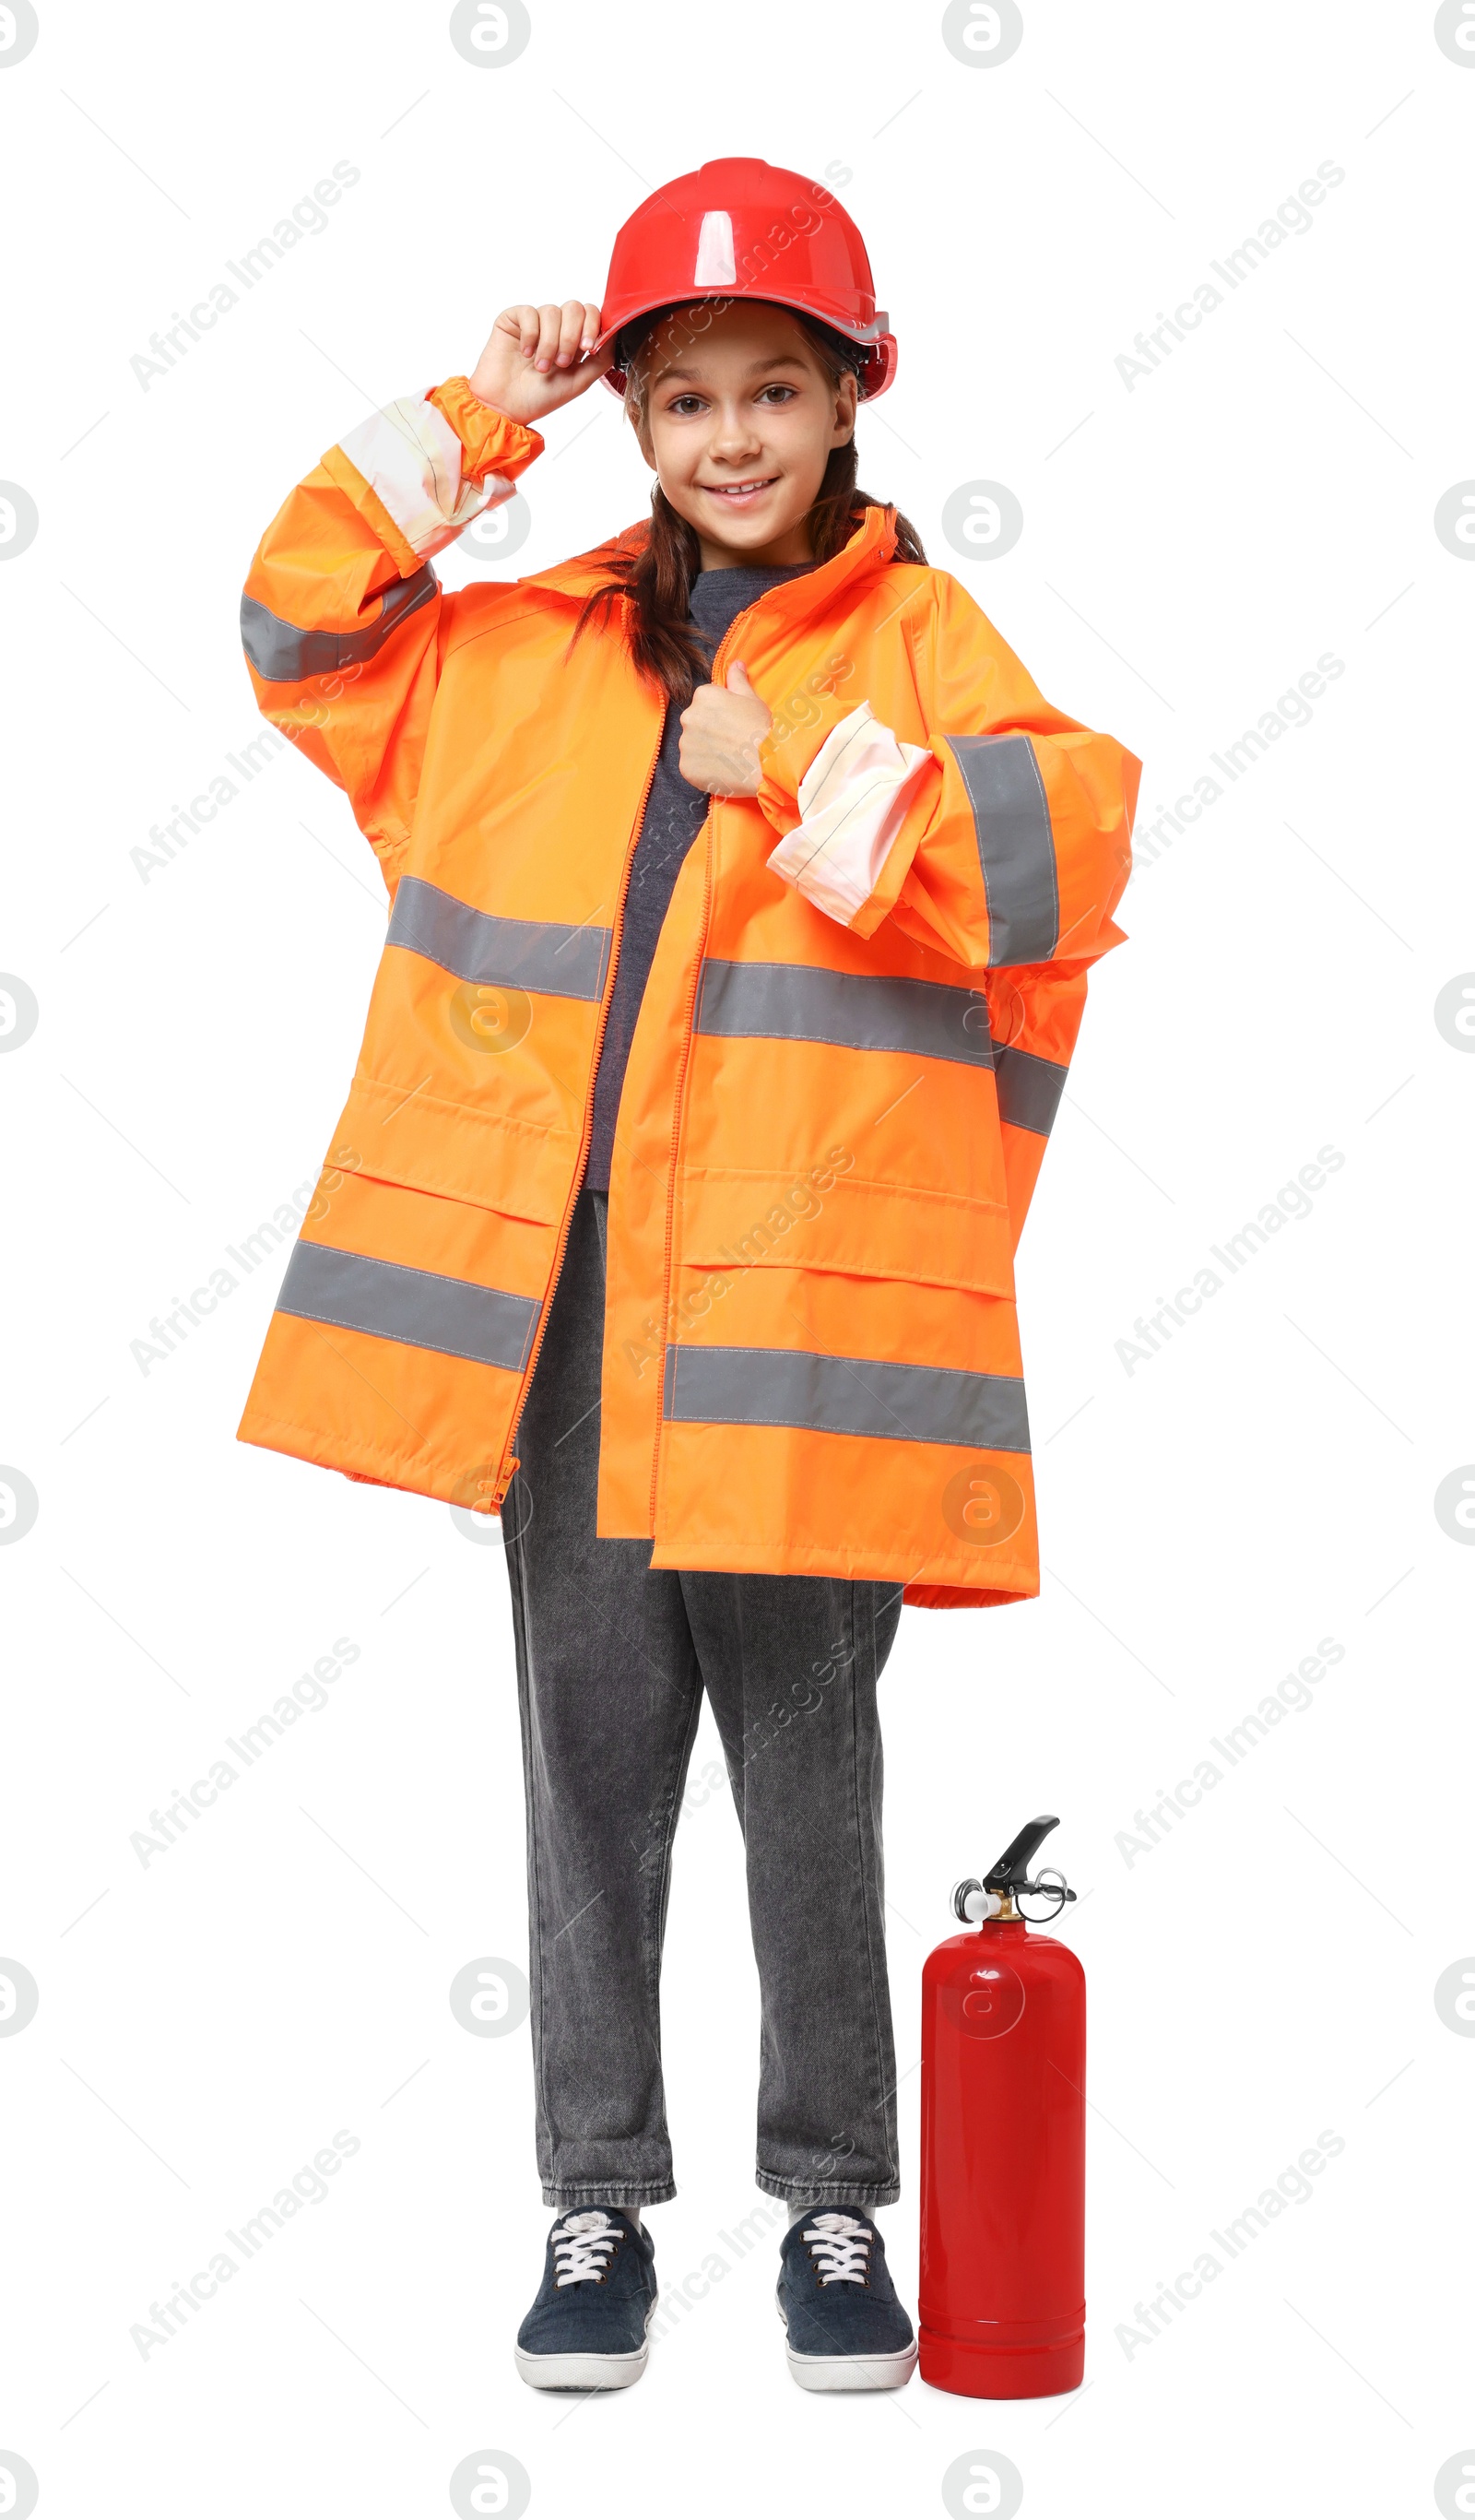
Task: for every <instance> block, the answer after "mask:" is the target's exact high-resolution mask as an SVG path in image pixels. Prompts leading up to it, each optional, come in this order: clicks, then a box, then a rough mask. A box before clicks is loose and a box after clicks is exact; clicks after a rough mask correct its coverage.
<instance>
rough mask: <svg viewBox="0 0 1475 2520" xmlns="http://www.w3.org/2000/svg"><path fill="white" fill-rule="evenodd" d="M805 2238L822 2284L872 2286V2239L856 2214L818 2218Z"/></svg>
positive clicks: (806, 2231)
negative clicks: (870, 2281) (868, 2284)
mask: <svg viewBox="0 0 1475 2520" xmlns="http://www.w3.org/2000/svg"><path fill="white" fill-rule="evenodd" d="M804 2237H805V2239H806V2241H807V2242H808V2244H809V2247H810V2249H811V2251H812V2252H813V2255H814V2261H815V2268H816V2272H817V2273H818V2274H819V2278H820V2281H821V2283H822V2284H831V2283H859V2284H863V2283H866V2282H869V2280H870V2274H871V2266H870V2257H869V2252H870V2248H871V2238H872V2235H871V2232H870V2230H869V2229H868V2228H867V2227H866V2225H865V2224H864V2223H858V2222H857V2221H856V2219H855V2216H854V2215H853V2214H817V2215H816V2216H815V2219H814V2221H813V2222H812V2223H806V2224H805V2226H804Z"/></svg>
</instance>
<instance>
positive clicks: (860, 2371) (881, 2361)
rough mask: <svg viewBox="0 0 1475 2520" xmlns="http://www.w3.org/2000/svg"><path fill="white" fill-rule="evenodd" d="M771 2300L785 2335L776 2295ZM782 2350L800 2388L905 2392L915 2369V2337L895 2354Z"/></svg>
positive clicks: (782, 2316)
mask: <svg viewBox="0 0 1475 2520" xmlns="http://www.w3.org/2000/svg"><path fill="white" fill-rule="evenodd" d="M774 2299H775V2306H776V2308H777V2310H778V2313H779V2317H780V2318H782V2320H783V2333H784V2335H785V2336H787V2334H788V2319H787V2318H786V2316H785V2314H784V2309H783V2304H782V2301H781V2300H780V2299H779V2297H778V2295H777V2294H776V2295H775V2297H774ZM785 2351H786V2353H787V2357H788V2368H789V2373H790V2376H791V2377H792V2378H793V2379H795V2380H797V2382H798V2384H799V2386H800V2388H801V2389H822V2390H839V2389H905V2387H906V2385H907V2382H908V2381H909V2380H910V2379H911V2377H912V2374H913V2372H914V2371H915V2370H916V2338H915V2337H914V2339H913V2341H912V2343H911V2344H910V2345H905V2346H903V2348H902V2350H901V2352H900V2353H899V2354H796V2353H795V2352H794V2349H793V2347H792V2346H791V2345H790V2346H787V2347H786V2348H785Z"/></svg>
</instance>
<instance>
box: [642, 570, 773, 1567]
mask: <svg viewBox="0 0 1475 2520" xmlns="http://www.w3.org/2000/svg"><path fill="white" fill-rule="evenodd" d="M773 591H775V590H770V592H773ZM762 602H763V597H762V596H761V595H760V596H759V597H758V598H757V601H756V603H753V604H749V605H746V606H745V607H743V609H742V611H741V612H739V613H737V615H736V617H735V618H734V619H733V620H732V621H731V622H730V623H729V625H728V629H727V632H726V635H725V636H724V638H723V639H722V641H721V643H720V645H719V647H718V649H717V652H716V654H715V655H714V656H713V658H712V671H711V674H710V676H709V680H710V681H712V682H714V683H715V682H716V680H717V677H718V673H719V670H720V669H721V668H722V667H723V666H724V665H725V664H726V660H727V653H728V649H729V647H730V646H731V644H732V642H733V640H734V639H735V638H736V637H737V630H738V627H739V625H740V624H741V623H742V622H744V621H745V620H746V619H747V617H748V614H749V613H750V612H756V610H757V608H758V605H760V604H761V603H762ZM719 802H720V799H719V798H717V797H715V796H714V797H713V799H712V810H711V811H709V812H708V815H707V821H706V868H705V873H704V875H703V878H702V895H701V933H700V936H699V938H698V940H697V948H696V955H695V958H694V960H693V966H692V979H691V985H690V987H689V988H688V990H687V995H686V1006H685V1009H684V1012H683V1015H682V1043H681V1064H680V1067H679V1068H678V1070H677V1078H676V1107H675V1109H674V1111H673V1112H672V1115H671V1162H670V1168H669V1171H668V1173H667V1176H666V1238H665V1250H664V1253H663V1255H662V1261H661V1302H660V1311H659V1313H658V1315H657V1317H656V1318H657V1320H658V1321H659V1323H660V1380H659V1383H658V1385H657V1389H658V1392H659V1402H658V1406H659V1413H660V1414H659V1416H658V1417H657V1418H656V1421H655V1443H654V1446H653V1448H652V1450H651V1455H650V1537H651V1539H652V1541H653V1540H654V1538H655V1504H656V1491H657V1489H658V1487H659V1485H660V1457H661V1444H662V1439H663V1436H664V1432H665V1422H666V1350H667V1348H668V1347H669V1346H670V1344H671V1341H670V1336H669V1331H670V1322H671V1267H672V1256H673V1245H674V1243H675V1238H676V1174H677V1168H678V1165H679V1162H680V1158H681V1139H682V1124H683V1121H684V1119H685V1116H686V1102H687V1071H688V1069H689V1067H690V1065H691V1061H692V1017H693V1012H694V1011H695V1006H696V992H697V989H698V987H699V986H700V983H701V968H702V965H703V963H704V962H705V961H706V953H707V932H708V929H709V928H710V926H711V923H712V840H713V833H712V823H713V815H714V813H715V810H716V807H717V805H718V803H719Z"/></svg>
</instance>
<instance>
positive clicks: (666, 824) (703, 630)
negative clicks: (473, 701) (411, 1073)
mask: <svg viewBox="0 0 1475 2520" xmlns="http://www.w3.org/2000/svg"><path fill="white" fill-rule="evenodd" d="M816 565H817V563H816V562H813V561H802V562H800V563H799V564H798V565H797V566H796V567H791V568H704V569H703V570H702V571H701V573H700V574H699V576H697V577H696V578H695V579H694V580H693V586H692V607H691V620H692V624H693V628H694V630H695V632H696V635H697V638H698V639H699V640H700V642H701V645H702V647H703V648H704V649H705V651H706V653H707V660H708V663H709V664H710V662H711V659H712V657H713V656H715V654H716V653H717V650H718V648H719V647H720V646H721V644H722V641H723V639H724V638H725V637H726V635H727V633H728V631H729V630H730V629H731V628H732V625H733V623H734V622H735V621H736V619H737V615H738V613H739V612H742V611H745V610H746V608H747V607H748V605H750V604H756V602H757V600H758V598H759V596H760V595H766V594H767V592H768V590H769V588H770V587H771V586H782V583H783V580H784V579H785V578H788V577H803V576H804V574H805V573H806V571H807V570H808V569H810V568H813V567H815V566H816ZM680 751H681V711H680V709H679V708H678V707H677V706H676V705H675V703H674V701H673V702H672V703H671V704H669V705H668V707H667V709H666V722H665V725H664V727H663V728H662V730H661V739H660V757H659V759H658V760H657V762H656V765H655V777H654V779H653V780H652V782H651V786H650V793H649V795H648V798H647V800H646V811H645V817H644V819H643V821H642V823H641V830H640V837H639V839H638V840H637V841H636V844H635V856H634V858H633V860H632V862H631V867H630V883H629V888H628V890H627V892H626V894H625V916H624V920H623V922H622V924H621V930H620V959H619V967H618V968H617V970H616V971H615V975H614V991H613V994H612V996H611V998H610V1001H609V1013H608V1017H607V1019H606V1021H605V1025H604V1041H603V1049H602V1050H601V1053H600V1071H599V1074H598V1076H597V1077H596V1079H595V1087H594V1135H593V1140H592V1143H591V1146H590V1149H589V1172H588V1181H589V1186H590V1188H591V1190H598V1191H607V1190H608V1188H609V1159H610V1156H611V1154H612V1153H613V1151H614V1127H615V1118H616V1114H617V1113H618V1110H619V1103H620V1093H621V1089H622V1087H623V1085H624V1082H625V1065H626V1061H627V1060H628V1058H629V1057H630V1044H631V1041H632V1040H633V1038H634V1035H635V1024H636V1018H637V1016H638V1015H639V1013H640V1011H641V1000H642V998H643V997H644V996H645V993H646V982H647V980H648V977H649V972H650V965H651V963H652V962H653V960H654V957H655V947H656V942H657V939H658V938H659V935H660V931H661V922H662V921H663V920H664V918H665V915H666V911H667V909H668V907H669V905H670V900H671V895H672V893H673V892H674V890H675V888H676V878H677V877H678V876H679V875H680V873H681V868H682V861H683V859H684V858H685V857H686V854H687V851H688V850H689V849H690V847H691V845H692V842H693V840H694V839H695V837H696V834H697V832H699V831H700V829H701V827H702V824H703V823H704V822H705V821H706V817H707V807H708V805H709V803H710V801H711V800H710V798H709V797H707V796H706V795H704V794H703V793H702V790H701V789H700V788H699V787H689V786H688V784H687V782H686V780H685V779H683V777H682V775H681V767H680Z"/></svg>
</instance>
